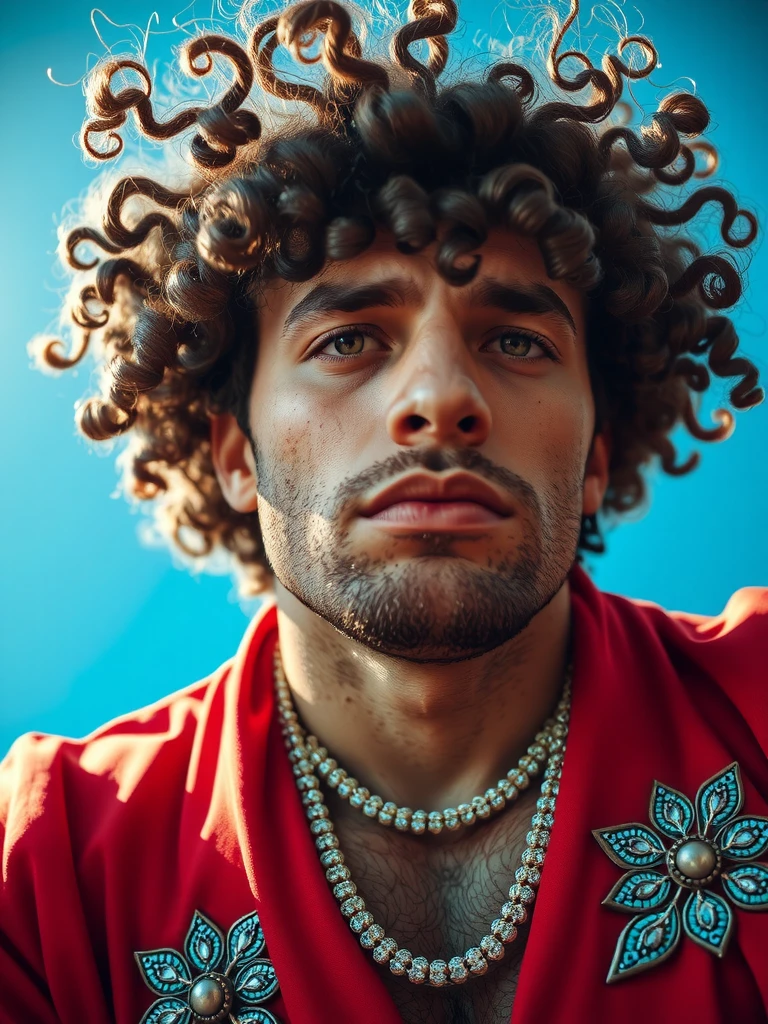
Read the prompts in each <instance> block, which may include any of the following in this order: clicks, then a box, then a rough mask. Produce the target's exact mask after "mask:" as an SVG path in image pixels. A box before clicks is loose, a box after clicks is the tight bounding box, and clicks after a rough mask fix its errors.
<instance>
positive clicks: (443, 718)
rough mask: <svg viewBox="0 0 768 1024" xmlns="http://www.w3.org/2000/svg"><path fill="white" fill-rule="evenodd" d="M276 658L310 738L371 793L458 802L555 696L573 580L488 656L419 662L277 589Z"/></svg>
mask: <svg viewBox="0 0 768 1024" xmlns="http://www.w3.org/2000/svg"><path fill="white" fill-rule="evenodd" d="M275 591H276V598H277V609H278V629H279V635H280V651H281V656H282V660H283V667H284V669H285V675H286V679H287V681H288V683H289V685H290V688H291V691H292V694H293V699H294V702H295V704H296V710H297V712H298V714H299V718H300V719H301V722H302V724H303V726H304V728H305V729H306V730H307V732H309V733H312V734H314V735H315V736H317V738H318V740H319V741H320V743H321V744H322V745H323V746H325V747H327V749H328V752H329V755H330V756H331V757H333V758H335V759H336V760H337V761H338V763H339V765H340V766H341V767H343V768H344V769H346V771H347V772H348V773H349V774H350V775H354V776H355V777H356V778H357V779H358V781H359V782H360V783H361V784H362V785H364V786H366V787H367V788H368V789H369V790H370V791H371V793H377V794H378V795H379V796H381V797H382V798H383V799H384V800H392V801H394V802H395V803H396V804H398V805H400V806H408V807H412V808H414V809H415V808H424V809H425V810H432V809H439V808H443V807H455V806H456V805H457V804H459V803H462V802H464V801H467V800H469V799H470V798H471V797H472V796H474V795H475V794H477V793H482V792H484V791H485V790H486V789H488V788H489V787H490V786H492V785H495V784H496V782H497V781H498V779H500V778H502V777H503V776H504V775H505V774H506V772H507V771H508V770H509V769H510V768H512V767H514V766H515V764H516V763H517V759H518V758H519V757H520V756H521V755H522V754H524V753H525V751H526V748H527V747H528V746H529V745H530V744H531V743H532V742H533V738H534V736H535V734H536V733H537V732H538V731H539V729H540V728H541V726H542V725H543V723H544V721H545V719H546V718H547V717H548V716H549V715H550V714H551V713H552V711H553V709H554V707H555V705H556V703H557V700H558V698H559V696H560V693H561V690H562V686H563V680H564V677H565V670H566V666H567V660H568V648H569V641H570V590H569V586H568V582H567V581H566V583H565V584H564V585H563V587H562V588H561V589H560V591H558V593H557V594H556V596H555V597H554V599H553V600H552V601H551V602H550V603H549V604H548V605H547V606H546V608H543V609H542V610H541V611H540V612H539V613H538V615H536V616H535V617H534V619H533V620H532V621H531V622H530V623H529V625H528V626H527V627H526V629H525V630H523V632H522V633H520V634H519V635H518V636H517V637H515V638H514V639H513V640H510V641H509V642H508V643H506V644H503V645H501V646H500V647H498V648H496V649H495V650H493V651H490V652H488V653H487V654H484V655H481V656H479V657H475V658H472V659H469V660H466V661H460V662H454V663H451V664H420V663H418V662H413V661H406V660H404V659H402V658H395V657H391V656H389V655H383V654H381V653H379V652H376V651H371V650H369V649H368V648H367V647H364V646H363V645H362V644H360V643H358V642H357V641H355V640H351V639H349V638H348V637H345V636H343V635H342V634H340V633H338V632H337V631H336V630H335V629H334V628H333V627H332V626H330V625H329V624H328V623H327V622H326V621H325V620H324V619H322V618H320V617H319V616H318V615H316V614H315V613H314V612H312V611H310V610H309V609H308V608H306V607H305V606H304V605H303V604H301V602H300V601H298V600H297V599H296V598H295V597H294V596H293V595H292V594H291V593H289V592H288V591H287V590H285V589H284V588H283V587H281V586H280V584H279V583H277V582H276V583H275Z"/></svg>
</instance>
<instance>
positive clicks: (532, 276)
mask: <svg viewBox="0 0 768 1024" xmlns="http://www.w3.org/2000/svg"><path fill="white" fill-rule="evenodd" d="M436 252H437V245H436V244H435V243H433V244H432V245H430V246H428V247H427V248H425V249H424V250H423V251H422V252H420V253H416V254H404V253H401V252H399V251H398V249H397V248H396V246H395V244H394V239H393V238H392V236H391V235H390V234H389V233H387V232H384V231H380V232H379V233H378V234H377V236H376V238H375V240H374V241H373V242H372V243H371V245H370V246H369V247H368V248H367V249H366V250H365V252H363V253H362V254H361V255H360V256H356V257H355V258H354V259H352V260H340V261H335V262H333V263H329V264H327V265H326V266H325V267H324V268H323V269H322V270H321V271H320V273H318V274H316V275H315V276H314V277H312V278H310V279H309V280H307V281H301V282H298V283H292V282H289V281H285V280H282V279H272V280H268V281H261V282H260V283H259V285H258V289H257V293H256V295H255V296H254V297H255V300H256V305H257V308H258V311H259V316H260V318H261V319H262V321H266V322H267V323H270V324H271V325H273V326H275V327H281V326H282V325H283V324H285V322H286V320H289V319H290V315H291V312H292V310H293V309H294V308H295V307H296V305H297V304H298V303H300V302H301V300H302V299H303V298H305V297H306V296H307V295H308V294H309V293H310V292H311V291H313V290H314V289H316V288H317V286H318V285H321V284H329V285H331V284H332V285H335V286H338V285H344V284H348V285H349V286H350V287H352V286H354V287H358V286H360V285H363V284H366V283H370V284H375V283H377V282H379V281H384V280H386V281H391V280H393V279H401V280H403V281H404V282H407V283H408V286H409V287H408V295H407V296H405V297H404V298H405V300H406V303H407V304H422V303H426V302H428V301H429V298H430V296H432V297H433V298H434V297H435V292H438V293H439V295H438V296H437V297H438V298H439V301H440V302H441V303H442V304H445V303H447V304H448V305H450V306H451V307H454V308H456V309H459V308H462V307H465V308H469V309H471V308H472V304H473V303H472V297H473V294H476V293H477V291H476V290H477V288H478V286H482V283H483V281H484V280H485V279H486V278H487V279H493V280H497V281H505V282H510V283H511V282H519V283H521V284H530V285H543V286H546V287H547V288H548V289H551V290H552V291H553V292H555V294H556V295H557V296H558V297H559V298H560V299H561V300H562V301H563V303H564V304H565V306H567V308H568V309H569V310H570V313H571V315H572V317H573V319H574V321H575V322H576V324H577V326H578V327H581V325H583V318H584V305H585V297H584V295H583V293H581V292H579V291H578V290H577V289H575V288H573V287H572V286H571V285H569V284H568V283H567V282H565V281H557V280H554V279H553V278H550V277H549V276H548V274H547V271H546V267H545V266H544V260H543V258H542V255H541V252H540V250H539V247H538V245H537V243H536V242H535V240H533V239H531V238H527V237H525V236H523V235H519V234H513V233H511V232H509V231H505V230H503V229H493V230H492V231H491V232H489V235H488V238H487V240H486V241H485V243H484V244H483V245H482V246H480V247H479V248H478V249H477V252H478V253H479V254H480V255H481V257H482V259H481V263H480V267H479V269H478V271H477V273H476V274H475V277H474V279H473V280H472V282H470V283H469V284H468V285H458V286H457V285H452V284H450V283H449V282H447V281H445V280H444V278H442V277H441V276H440V274H439V273H438V270H437V267H436V265H435V256H436ZM470 258H471V257H470V256H468V257H466V258H465V259H466V263H467V264H468V263H469V260H470Z"/></svg>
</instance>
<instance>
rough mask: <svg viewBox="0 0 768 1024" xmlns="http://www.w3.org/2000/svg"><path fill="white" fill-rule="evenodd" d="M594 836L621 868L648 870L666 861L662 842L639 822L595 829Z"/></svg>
mask: <svg viewBox="0 0 768 1024" xmlns="http://www.w3.org/2000/svg"><path fill="white" fill-rule="evenodd" d="M592 835H593V836H594V837H595V839H596V840H597V841H598V843H599V844H600V846H601V847H602V848H603V850H604V851H605V852H606V853H607V854H608V856H609V857H610V858H611V860H612V861H613V862H614V864H618V865H619V867H622V868H647V867H650V866H651V865H652V864H658V863H660V862H661V861H662V860H663V859H664V854H665V850H664V844H663V842H662V840H661V839H660V838H659V837H658V836H657V835H656V833H655V832H654V831H652V830H651V829H650V828H648V827H647V826H645V825H640V824H638V823H637V822H632V823H631V824H629V825H618V826H617V827H616V828H599V829H594V830H593V832H592Z"/></svg>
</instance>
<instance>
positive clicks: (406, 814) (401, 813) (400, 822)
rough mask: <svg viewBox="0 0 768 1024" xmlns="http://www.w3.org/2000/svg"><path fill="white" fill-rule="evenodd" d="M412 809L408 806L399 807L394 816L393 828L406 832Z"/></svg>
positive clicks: (409, 825)
mask: <svg viewBox="0 0 768 1024" xmlns="http://www.w3.org/2000/svg"><path fill="white" fill-rule="evenodd" d="M412 816H413V811H412V810H411V808H410V807H401V808H400V809H399V810H398V812H397V815H396V816H395V828H396V829H397V831H398V832H407V831H408V829H409V828H410V827H411V817H412Z"/></svg>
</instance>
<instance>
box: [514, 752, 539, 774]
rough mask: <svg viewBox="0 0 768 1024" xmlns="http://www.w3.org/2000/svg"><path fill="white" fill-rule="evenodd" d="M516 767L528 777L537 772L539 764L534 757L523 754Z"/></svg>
mask: <svg viewBox="0 0 768 1024" xmlns="http://www.w3.org/2000/svg"><path fill="white" fill-rule="evenodd" d="M517 766H518V768H520V769H521V771H524V772H527V773H528V774H529V775H530V774H531V773H532V772H536V771H538V770H539V762H538V761H537V760H536V758H535V757H531V755H530V754H523V756H522V757H521V758H520V760H519V761H518V762H517Z"/></svg>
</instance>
